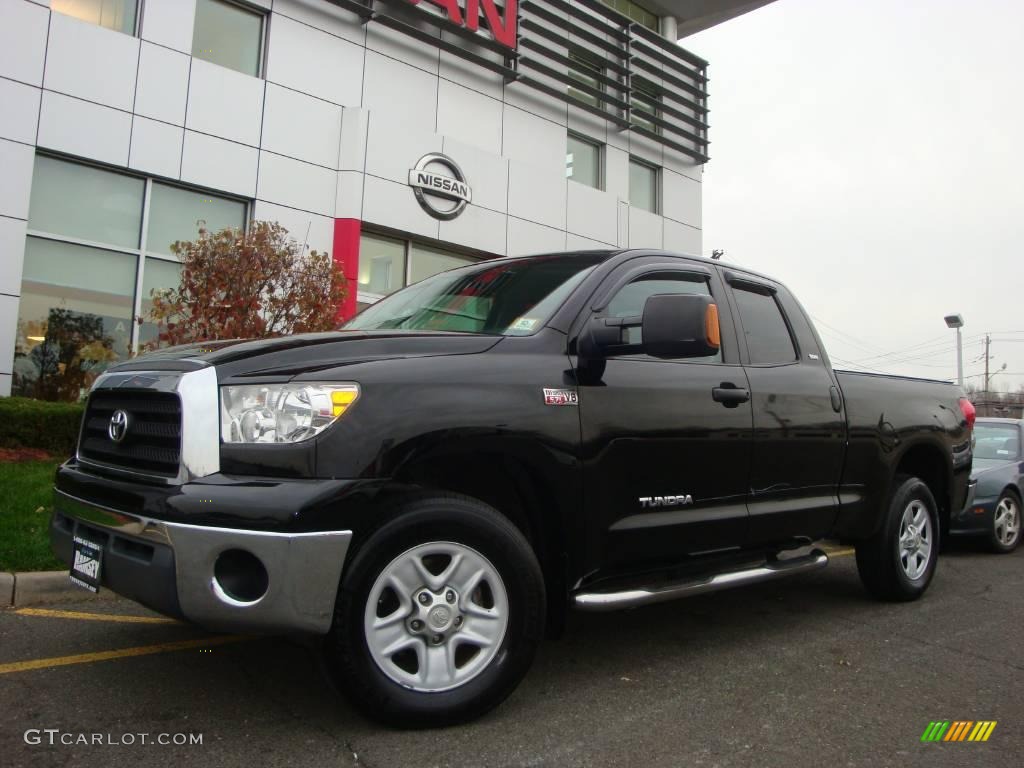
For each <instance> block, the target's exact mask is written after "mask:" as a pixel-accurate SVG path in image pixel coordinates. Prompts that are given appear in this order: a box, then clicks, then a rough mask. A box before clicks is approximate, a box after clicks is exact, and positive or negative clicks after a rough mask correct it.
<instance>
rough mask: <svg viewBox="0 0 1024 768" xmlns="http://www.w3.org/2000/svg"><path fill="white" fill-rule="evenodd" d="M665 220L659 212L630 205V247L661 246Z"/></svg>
mask: <svg viewBox="0 0 1024 768" xmlns="http://www.w3.org/2000/svg"><path fill="white" fill-rule="evenodd" d="M663 222H664V219H662V218H661V216H658V215H657V214H654V213H649V212H647V211H643V210H640V209H639V208H633V207H630V209H629V247H630V248H661V247H662V243H663V239H662V225H663Z"/></svg>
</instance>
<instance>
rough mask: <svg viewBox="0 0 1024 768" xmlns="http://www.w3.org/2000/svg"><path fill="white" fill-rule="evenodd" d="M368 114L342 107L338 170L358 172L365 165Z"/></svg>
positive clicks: (355, 108) (353, 108)
mask: <svg viewBox="0 0 1024 768" xmlns="http://www.w3.org/2000/svg"><path fill="white" fill-rule="evenodd" d="M369 123H370V113H369V112H368V111H366V110H365V109H362V108H361V107H344V108H343V109H342V111H341V146H340V148H339V149H338V168H340V169H341V170H343V171H360V172H362V170H363V168H364V167H365V165H366V141H367V133H368V131H369Z"/></svg>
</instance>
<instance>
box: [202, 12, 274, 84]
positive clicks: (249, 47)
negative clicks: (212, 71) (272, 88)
mask: <svg viewBox="0 0 1024 768" xmlns="http://www.w3.org/2000/svg"><path fill="white" fill-rule="evenodd" d="M262 45H263V14H261V13H257V12H256V11H250V10H248V9H247V8H243V7H242V6H240V5H235V4H234V3H229V2H225V0H197V2H196V23H195V32H194V33H193V36H192V55H193V56H196V57H198V58H200V59H205V60H206V61H212V62H213V63H214V64H220V65H221V66H222V67H228V68H229V69H234V70H237V71H238V72H244V73H245V74H247V75H253V76H254V77H258V76H259V74H260V58H261V48H262Z"/></svg>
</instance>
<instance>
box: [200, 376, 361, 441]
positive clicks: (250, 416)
mask: <svg viewBox="0 0 1024 768" xmlns="http://www.w3.org/2000/svg"><path fill="white" fill-rule="evenodd" d="M358 397H359V385H358V384H305V383H302V384H246V385H244V386H238V387H221V388H220V434H221V439H222V440H223V441H224V442H225V443H299V442H302V441H303V440H308V439H309V438H311V437H314V436H315V435H319V434H320V433H321V432H323V431H324V430H325V429H327V428H328V427H329V426H331V424H333V423H334V422H335V421H337V420H338V419H339V418H340V417H341V415H342V414H343V413H345V411H347V410H348V409H349V408H351V407H352V404H353V403H354V402H355V401H356V399H357V398H358Z"/></svg>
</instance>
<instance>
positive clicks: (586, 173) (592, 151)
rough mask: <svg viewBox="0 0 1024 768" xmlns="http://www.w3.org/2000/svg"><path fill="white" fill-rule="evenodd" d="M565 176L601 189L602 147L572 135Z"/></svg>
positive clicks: (566, 151)
mask: <svg viewBox="0 0 1024 768" xmlns="http://www.w3.org/2000/svg"><path fill="white" fill-rule="evenodd" d="M565 176H566V178H568V179H572V180H573V181H578V182H579V183H580V184H586V185H587V186H588V187H594V188H595V189H601V145H600V144H597V143H595V142H592V141H588V140H587V139H584V138H581V137H579V136H575V135H574V134H571V133H570V134H569V138H568V142H567V144H566V149H565Z"/></svg>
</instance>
